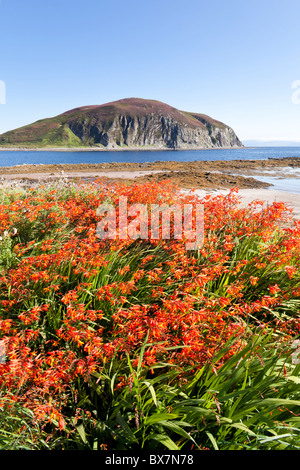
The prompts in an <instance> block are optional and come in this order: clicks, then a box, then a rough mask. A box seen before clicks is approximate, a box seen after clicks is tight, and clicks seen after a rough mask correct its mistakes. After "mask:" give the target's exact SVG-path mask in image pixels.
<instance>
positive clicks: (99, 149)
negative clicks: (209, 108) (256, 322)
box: [0, 146, 255, 152]
mask: <svg viewBox="0 0 300 470" xmlns="http://www.w3.org/2000/svg"><path fill="white" fill-rule="evenodd" d="M251 148H255V147H245V146H242V147H208V148H199V147H189V148H180V149H175V148H174V149H171V148H161V147H157V148H155V147H151V148H149V147H148V148H147V147H138V148H137V147H126V148H123V147H116V148H114V147H113V148H111V147H109V148H104V147H103V148H102V147H33V148H30V147H3V148H1V146H0V152H10V151H11V152H14V151H16V152H145V151H146V152H182V151H189V150H194V151H195V150H200V151H201V150H243V149H248V150H249V149H251Z"/></svg>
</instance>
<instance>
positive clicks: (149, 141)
mask: <svg viewBox="0 0 300 470" xmlns="http://www.w3.org/2000/svg"><path fill="white" fill-rule="evenodd" d="M1 146H2V147H23V148H47V147H50V148H60V147H71V148H86V147H97V148H99V149H107V150H117V149H153V150H156V149H157V150H164V149H177V150H183V149H205V148H220V147H231V148H233V147H242V146H243V145H242V143H241V141H240V140H239V139H238V137H237V136H236V134H235V132H234V131H233V129H231V128H230V127H229V126H227V125H226V124H224V123H222V122H220V121H216V120H215V119H212V118H211V117H209V116H206V115H204V114H199V113H191V112H185V111H180V110H178V109H176V108H173V107H171V106H169V105H167V104H165V103H162V102H160V101H155V100H145V99H140V98H127V99H123V100H119V101H114V102H111V103H107V104H103V105H94V106H84V107H80V108H75V109H72V110H70V111H67V112H65V113H63V114H60V115H58V116H55V117H52V118H48V119H42V120H39V121H36V122H35V123H33V124H29V125H27V126H24V127H20V128H18V129H15V130H11V131H8V132H5V133H4V134H2V135H0V147H1Z"/></svg>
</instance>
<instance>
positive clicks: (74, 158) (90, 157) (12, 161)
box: [0, 147, 300, 193]
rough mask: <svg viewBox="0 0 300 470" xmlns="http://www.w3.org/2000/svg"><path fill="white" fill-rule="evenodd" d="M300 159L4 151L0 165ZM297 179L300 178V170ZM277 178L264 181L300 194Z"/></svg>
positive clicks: (274, 154)
mask: <svg viewBox="0 0 300 470" xmlns="http://www.w3.org/2000/svg"><path fill="white" fill-rule="evenodd" d="M283 157H300V147H254V148H242V149H218V150H167V151H149V150H148V151H146V150H145V151H143V150H140V151H124V152H123V151H115V152H114V151H76V152H73V151H66V152H62V151H41V152H40V151H33V152H32V151H0V166H15V165H26V164H35V165H39V164H43V165H47V164H60V163H108V162H117V163H118V162H133V163H144V162H155V161H181V162H188V161H205V160H206V161H209V160H211V161H215V160H225V161H226V160H266V159H268V158H283ZM290 171H295V176H300V170H299V169H295V170H290ZM292 176H293V175H291V174H289V178H283V179H282V178H280V179H279V178H274V177H273V176H272V174H270V176H266V177H264V178H260V179H261V180H262V179H263V180H264V181H267V182H270V183H272V184H273V185H274V186H273V189H279V190H283V191H288V192H293V193H300V179H298V178H293V177H292Z"/></svg>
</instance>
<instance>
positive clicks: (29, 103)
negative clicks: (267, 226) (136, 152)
mask: <svg viewBox="0 0 300 470" xmlns="http://www.w3.org/2000/svg"><path fill="white" fill-rule="evenodd" d="M299 18H300V2H299V0H285V1H283V0H260V1H258V0H227V1H225V0H214V1H203V0H185V1H178V0H151V1H148V0H144V1H141V0H127V1H124V0H122V1H121V0H110V1H102V0H84V1H82V0H80V1H79V0H2V1H1V0H0V39H1V40H0V84H1V83H2V87H3V82H4V83H5V85H6V104H0V133H2V132H5V131H7V130H9V129H14V128H16V127H19V126H22V125H25V124H29V123H31V122H34V121H36V120H38V119H42V118H44V117H50V116H54V115H57V114H60V113H62V112H64V111H66V110H68V109H71V108H75V107H77V106H84V105H90V104H102V103H106V102H109V101H114V100H118V99H121V98H127V97H141V98H149V99H157V100H161V101H163V102H165V103H168V104H170V105H172V106H175V107H177V108H179V109H182V110H186V111H195V112H199V113H205V114H208V115H210V116H212V117H214V118H216V119H219V120H221V121H223V122H225V123H226V124H228V125H230V126H231V127H233V129H234V130H235V131H236V133H237V135H238V136H239V137H240V138H241V139H242V140H245V139H264V140H294V141H300V103H299V104H297V103H298V101H299V102H300V87H299V90H298V88H297V89H293V88H292V83H293V82H295V81H297V80H300V53H299V47H300V41H299V36H300V33H299V32H300V28H299ZM299 84H300V82H299ZM297 86H298V85H297ZM298 91H299V93H298ZM2 93H3V89H2ZM293 93H294V94H295V95H294V98H295V99H294V102H293V100H292V96H293ZM0 102H1V90H0Z"/></svg>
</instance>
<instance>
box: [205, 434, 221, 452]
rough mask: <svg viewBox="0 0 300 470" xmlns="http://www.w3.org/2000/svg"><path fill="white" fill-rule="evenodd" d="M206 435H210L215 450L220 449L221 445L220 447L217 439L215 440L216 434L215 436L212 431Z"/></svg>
mask: <svg viewBox="0 0 300 470" xmlns="http://www.w3.org/2000/svg"><path fill="white" fill-rule="evenodd" d="M206 435H207V436H208V438H209V440H210V442H211V443H212V445H213V448H214V449H215V450H220V449H219V447H218V444H217V441H216V440H215V438H214V436H213V435H212V434H211V433H210V432H207V433H206Z"/></svg>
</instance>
